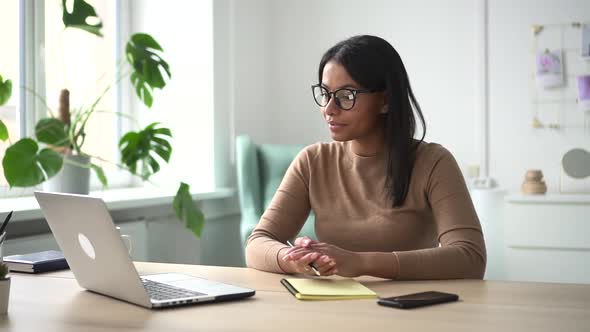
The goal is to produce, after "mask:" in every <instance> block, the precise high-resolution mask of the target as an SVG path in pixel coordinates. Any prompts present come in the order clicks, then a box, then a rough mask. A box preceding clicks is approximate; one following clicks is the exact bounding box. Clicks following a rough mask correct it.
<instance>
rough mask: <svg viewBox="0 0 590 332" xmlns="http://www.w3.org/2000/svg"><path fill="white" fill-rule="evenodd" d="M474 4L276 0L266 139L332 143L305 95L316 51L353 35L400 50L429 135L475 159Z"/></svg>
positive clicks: (466, 0)
mask: <svg viewBox="0 0 590 332" xmlns="http://www.w3.org/2000/svg"><path fill="white" fill-rule="evenodd" d="M475 5H476V3H475V2H474V1H471V0H452V1H428V0H422V1H412V2H409V1H388V0H371V1H344V2H343V1H337V0H331V1H312V0H310V1H274V2H273V10H272V13H273V24H272V26H273V30H272V31H273V33H272V39H271V46H272V51H273V54H272V59H273V62H272V66H273V70H272V95H273V96H274V97H275V98H274V99H273V101H274V103H273V104H274V105H273V107H272V108H271V110H270V116H271V119H272V120H271V121H272V123H273V125H272V126H271V128H270V130H271V133H272V140H273V141H275V142H281V143H296V142H303V143H313V142H316V141H319V140H323V141H330V138H329V132H328V129H327V128H326V125H325V122H324V121H323V119H322V118H321V116H320V114H319V110H318V107H317V106H316V105H315V103H314V102H313V100H312V98H311V92H310V85H311V84H315V83H317V67H318V63H319V60H320V58H321V56H322V54H323V53H324V52H325V51H326V50H327V49H328V48H329V47H330V46H332V45H334V44H335V43H336V42H338V41H340V40H342V39H345V38H347V37H349V36H353V35H357V34H374V35H378V36H381V37H383V38H385V39H386V40H388V41H389V42H390V43H391V44H392V45H393V46H394V47H395V48H396V49H397V50H398V52H399V53H400V55H401V57H402V59H403V61H404V63H405V65H406V67H407V71H408V75H409V77H410V80H411V83H412V87H413V89H414V92H415V94H416V96H417V98H418V101H419V102H420V104H421V107H422V110H423V112H424V115H425V117H426V121H427V140H430V141H437V142H441V143H442V144H444V145H445V146H447V147H448V148H449V149H451V151H453V152H454V153H455V154H456V156H457V158H458V159H459V160H460V162H461V163H473V162H474V161H477V153H476V146H475V144H476V143H477V142H476V140H475V135H476V133H475V128H474V127H473V126H470V125H462V126H460V130H457V126H458V122H459V121H457V120H458V119H461V122H463V123H467V124H470V123H474V122H475V116H476V113H475V110H474V109H475V106H476V105H477V100H476V98H475V97H476V95H477V90H476V88H477V86H476V85H474V81H475V80H476V78H477V75H478V72H477V66H478V64H477V62H476V59H475V57H474V55H475V54H476V52H477V48H476V45H477V43H476V32H477V25H476V24H477V21H476V20H475V18H474V15H475V13H476V8H475Z"/></svg>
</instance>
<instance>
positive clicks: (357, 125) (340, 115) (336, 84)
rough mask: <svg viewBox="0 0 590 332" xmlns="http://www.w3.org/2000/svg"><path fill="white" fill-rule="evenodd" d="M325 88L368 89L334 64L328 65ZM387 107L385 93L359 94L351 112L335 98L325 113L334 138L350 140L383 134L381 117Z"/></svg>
mask: <svg viewBox="0 0 590 332" xmlns="http://www.w3.org/2000/svg"><path fill="white" fill-rule="evenodd" d="M322 86H323V87H325V88H326V89H328V91H330V92H334V91H336V90H338V89H342V88H351V89H361V90H362V89H365V87H362V86H360V85H359V84H358V83H356V82H355V81H354V80H353V79H352V78H351V77H350V75H349V74H348V72H347V71H346V69H345V68H344V67H343V66H342V65H340V64H339V63H337V62H334V61H329V62H328V63H327V64H326V65H325V66H324V71H323V74H322ZM384 105H385V103H384V98H383V93H357V94H356V102H355V103H354V107H353V108H351V109H350V110H347V111H345V110H342V109H340V108H339V107H338V105H337V104H336V101H335V100H334V97H333V96H332V98H331V99H330V101H329V102H328V104H327V105H326V106H325V107H322V108H321V110H322V115H323V116H324V119H325V120H326V122H327V123H328V128H329V129H330V134H331V136H332V139H333V140H335V141H350V140H362V139H363V138H367V137H369V136H372V135H378V134H380V133H381V126H382V122H381V121H382V120H381V115H380V114H381V111H382V110H383V106H384Z"/></svg>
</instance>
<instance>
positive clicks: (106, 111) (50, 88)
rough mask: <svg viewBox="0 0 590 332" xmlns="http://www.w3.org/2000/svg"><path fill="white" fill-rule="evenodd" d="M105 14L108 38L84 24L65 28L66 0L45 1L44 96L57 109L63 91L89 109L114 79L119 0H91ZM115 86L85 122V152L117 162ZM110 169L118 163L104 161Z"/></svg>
mask: <svg viewBox="0 0 590 332" xmlns="http://www.w3.org/2000/svg"><path fill="white" fill-rule="evenodd" d="M88 2H89V3H90V4H92V6H93V7H94V8H95V9H96V12H97V14H98V16H99V17H100V18H101V19H102V23H103V28H102V30H101V31H102V33H103V35H104V36H103V37H102V38H100V37H97V36H95V35H92V34H90V33H88V32H86V31H83V30H80V29H64V28H63V23H62V4H61V1H45V52H44V53H45V87H46V88H45V96H46V98H47V104H48V105H49V107H50V108H51V109H52V111H54V112H56V111H57V108H58V101H59V94H60V91H61V90H62V89H64V88H66V89H68V90H69V92H70V107H71V109H74V108H81V107H84V108H88V107H90V105H92V103H93V102H94V101H95V100H96V98H98V96H100V95H101V94H102V92H103V91H104V90H105V89H106V88H107V87H108V86H109V85H112V84H113V83H114V82H115V77H116V65H117V61H118V59H117V58H118V57H121V56H122V55H117V54H116V49H117V47H116V45H117V43H116V23H117V17H116V5H117V2H116V1H112V0H102V1H88ZM115 88H116V87H115V86H113V88H111V89H110V90H109V92H108V93H107V94H106V95H105V96H104V97H103V98H102V99H101V101H100V103H99V104H98V106H97V109H98V111H97V112H96V113H95V114H93V115H92V117H91V118H90V120H89V122H88V125H87V126H86V128H87V129H86V140H85V142H84V146H83V151H84V152H85V153H87V154H90V155H92V156H100V157H101V158H103V159H106V160H110V161H117V150H116V146H117V142H118V139H119V133H118V129H117V119H118V117H117V116H116V115H115V114H113V113H114V112H115V111H116V101H115V98H116V95H117V94H116V89H115ZM103 167H104V168H105V171H106V170H109V169H110V170H112V171H114V170H115V167H113V166H112V165H109V164H104V165H103Z"/></svg>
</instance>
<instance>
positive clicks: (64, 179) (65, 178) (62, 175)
mask: <svg viewBox="0 0 590 332" xmlns="http://www.w3.org/2000/svg"><path fill="white" fill-rule="evenodd" d="M68 160H70V161H72V162H74V163H76V164H88V163H89V162H90V157H88V156H78V155H66V156H65V158H64V164H63V167H62V169H61V170H60V171H59V173H57V175H55V176H54V177H52V178H51V179H49V180H47V181H45V182H43V190H45V191H50V192H60V193H70V194H81V195H88V192H89V191H90V168H86V167H80V166H76V165H72V164H70V163H68Z"/></svg>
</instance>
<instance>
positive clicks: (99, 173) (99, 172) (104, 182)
mask: <svg viewBox="0 0 590 332" xmlns="http://www.w3.org/2000/svg"><path fill="white" fill-rule="evenodd" d="M90 168H92V169H93V170H94V172H95V173H96V176H97V177H98V180H99V181H100V183H102V186H103V187H106V186H108V184H109V183H108V181H107V177H106V175H105V174H104V170H103V169H102V167H100V166H98V165H97V164H94V163H92V164H90Z"/></svg>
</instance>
